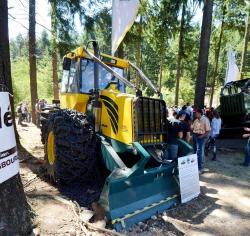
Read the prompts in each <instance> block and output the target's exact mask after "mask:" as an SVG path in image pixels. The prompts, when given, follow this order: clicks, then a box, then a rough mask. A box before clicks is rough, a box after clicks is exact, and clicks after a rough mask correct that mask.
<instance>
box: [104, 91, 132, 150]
mask: <svg viewBox="0 0 250 236" xmlns="http://www.w3.org/2000/svg"><path fill="white" fill-rule="evenodd" d="M133 99H134V96H133V95H129V94H124V93H120V92H119V91H117V90H112V89H109V90H106V89H105V90H102V91H101V100H102V115H101V133H103V134H104V135H105V136H107V137H110V138H112V139H115V140H117V141H119V142H121V143H124V144H127V145H131V144H132V142H133V132H134V130H133V127H134V125H133V123H134V119H133ZM115 113H117V115H118V119H116V117H115V116H116V114H115ZM112 123H113V124H112ZM112 126H113V127H112ZM116 127H117V129H116Z"/></svg>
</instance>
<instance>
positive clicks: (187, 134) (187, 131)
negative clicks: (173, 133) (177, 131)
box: [177, 113, 191, 143]
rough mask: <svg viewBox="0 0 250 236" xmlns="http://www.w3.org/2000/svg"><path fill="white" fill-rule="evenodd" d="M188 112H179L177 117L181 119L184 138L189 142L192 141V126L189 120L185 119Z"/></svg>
mask: <svg viewBox="0 0 250 236" xmlns="http://www.w3.org/2000/svg"><path fill="white" fill-rule="evenodd" d="M185 118H186V114H185V113H181V114H180V113H179V114H178V115H177V119H178V120H179V121H180V126H181V129H182V132H183V137H182V138H183V140H185V141H186V142H187V143H189V142H190V139H191V135H190V126H189V124H188V122H186V121H185Z"/></svg>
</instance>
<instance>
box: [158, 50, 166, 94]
mask: <svg viewBox="0 0 250 236" xmlns="http://www.w3.org/2000/svg"><path fill="white" fill-rule="evenodd" d="M160 54H161V55H160V57H161V61H160V72H159V91H160V92H161V88H162V74H163V64H164V56H165V49H164V47H163V46H162V47H161V50H160Z"/></svg>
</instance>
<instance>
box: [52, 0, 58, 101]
mask: <svg viewBox="0 0 250 236" xmlns="http://www.w3.org/2000/svg"><path fill="white" fill-rule="evenodd" d="M56 6H57V0H52V1H51V41H52V42H51V47H52V77H53V91H54V99H59V87H58V74H57V63H58V60H57V43H56V39H57V26H56V24H57V20H56Z"/></svg>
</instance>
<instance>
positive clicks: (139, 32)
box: [135, 16, 142, 89]
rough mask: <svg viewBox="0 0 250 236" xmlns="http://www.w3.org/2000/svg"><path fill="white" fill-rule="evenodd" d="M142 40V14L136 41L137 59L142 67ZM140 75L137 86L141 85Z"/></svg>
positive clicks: (137, 63)
mask: <svg viewBox="0 0 250 236" xmlns="http://www.w3.org/2000/svg"><path fill="white" fill-rule="evenodd" d="M141 41H142V16H140V22H139V24H138V26H137V42H136V51H135V60H136V65H137V66H138V67H139V68H140V67H141ZM140 81H141V79H140V77H139V76H138V74H137V75H136V88H138V89H139V87H140Z"/></svg>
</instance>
